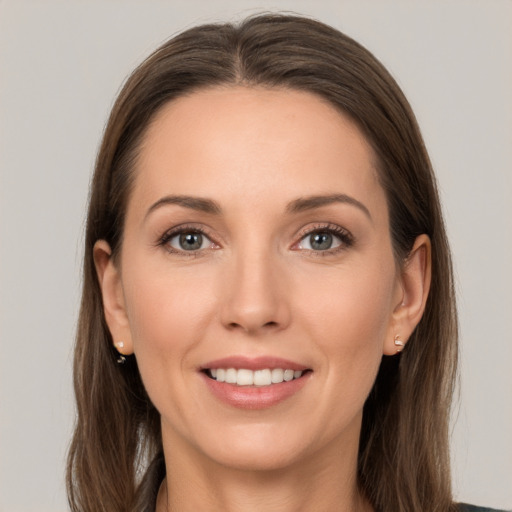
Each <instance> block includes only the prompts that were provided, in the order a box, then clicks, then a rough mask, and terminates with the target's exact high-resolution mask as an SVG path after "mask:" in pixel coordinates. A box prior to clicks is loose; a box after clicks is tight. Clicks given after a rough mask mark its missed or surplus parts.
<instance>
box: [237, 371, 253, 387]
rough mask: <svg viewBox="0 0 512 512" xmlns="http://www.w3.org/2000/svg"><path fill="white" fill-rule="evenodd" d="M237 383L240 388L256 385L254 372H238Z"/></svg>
mask: <svg viewBox="0 0 512 512" xmlns="http://www.w3.org/2000/svg"><path fill="white" fill-rule="evenodd" d="M236 383H237V384H238V385H239V386H252V385H253V384H254V372H252V371H251V370H238V373H237V374H236Z"/></svg>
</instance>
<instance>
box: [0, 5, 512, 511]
mask: <svg viewBox="0 0 512 512" xmlns="http://www.w3.org/2000/svg"><path fill="white" fill-rule="evenodd" d="M263 10H271V11H275V10H292V11H295V12H298V13H302V14H308V15H312V16H314V17H316V18H318V19H320V20H322V21H324V22H327V23H330V24H332V25H333V26H335V27H336V28H338V29H341V30H343V31H345V32H346V33H347V34H348V35H350V36H352V37H354V38H356V39H357V40H359V41H360V42H362V43H363V44H364V45H365V46H367V47H368V48H369V49H370V50H371V51H373V52H374V53H375V54H376V55H377V57H378V58H380V59H381V60H382V61H383V63H384V64H385V65H386V66H387V67H388V68H389V69H390V71H391V72H392V73H393V74H394V76H395V77H396V78H397V80H398V82H399V83H400V85H401V86H402V87H403V89H404V91H405V93H406V95H407V96H408V98H409V100H410V102H411V103H412V106H413V108H414V110H415V112H416V114H417V117H418V119H419V122H420V126H421V127H422V130H423V134H424V137H425V140H426V143H427V147H428V149H429V151H430V155H431V157H432V160H433V163H434V167H435V169H436V171H437V174H438V177H439V184H440V189H441V195H442V200H443V203H444V210H445V215H446V220H447V223H448V231H449V235H450V237H451V241H452V247H453V253H454V258H455V266H456V275H457V287H458V297H459V307H460V322H461V343H462V356H461V386H460V395H461V398H460V402H459V404H460V405H459V407H458V410H457V413H456V415H454V427H453V442H452V459H453V470H454V471H453V472H454V486H455V494H456V497H457V498H458V499H460V500H464V501H469V502H473V503H478V504H486V505H489V506H494V507H503V508H507V507H508V508H510V507H512V372H511V366H512V334H511V333H512V321H511V318H512V206H511V204H512V149H511V148H512V2H510V1H509V0H480V1H476V0H475V1H471V0H461V1H455V0H453V1H450V0H447V1H436V0H423V1H412V0H404V1H387V0H380V1H379V0H374V1H363V0H358V1H356V0H353V1H350V0H332V1H327V0H326V1H321V0H320V1H319V0H314V1H313V0H311V1H308V0H303V1H301V0H296V1H293V0H289V1H284V0H283V1H274V2H267V1H263V0H224V1H206V0H204V1H201V0H187V1H151V0H149V1H148V0H139V1H128V0H118V1H108V0H102V1H98V0H96V1H95V0H87V1H77V0H66V1H61V2H57V1H50V0H46V1H45V0H39V1H26V0H11V1H6V0H3V1H2V0H0V169H1V175H0V176H1V177H0V180H1V181H0V300H1V302H0V306H1V317H0V329H1V330H0V336H1V348H0V511H2V512H46V511H52V512H54V511H64V510H67V504H66V497H65V491H64V477H63V475H64V467H65V453H66V448H67V445H68V442H69V438H70V433H71V428H72V423H73V418H74V404H73V396H72V390H71V353H72V343H73V336H74V326H75V321H76V317H77V309H78V301H79V294H80V264H81V258H82V255H81V252H82V234H83V223H84V211H85V207H86V201H87V189H88V182H89V179H90V174H91V170H92V167H93V162H94V158H95V153H96V150H97V147H98V143H99V140H100V137H101V133H102V130H103V126H104V123H105V120H106V117H107V114H108V111H109V108H110V107H111V105H112V102H113V99H114V97H115V95H116V92H117V91H118V90H119V87H120V85H121V83H122V82H123V80H124V78H125V77H126V75H127V74H128V73H129V72H130V71H131V70H132V69H133V67H134V66H135V65H136V64H137V63H138V62H139V61H140V60H142V59H143V58H144V57H145V56H147V54H148V53H149V52H150V51H151V50H153V49H155V48H156V47H157V46H158V45H159V44H160V43H161V42H162V41H163V40H165V39H167V38H168V37H169V36H171V35H172V34H175V33H176V32H179V31H181V30H183V29H185V28H188V27H190V26H192V25H195V24H198V23H202V22H208V21H219V20H228V19H229V20H236V19H239V18H240V17H242V16H244V15H247V14H252V13H255V12H260V11H263ZM413 441H414V440H411V442H413Z"/></svg>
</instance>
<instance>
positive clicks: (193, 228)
mask: <svg viewBox="0 0 512 512" xmlns="http://www.w3.org/2000/svg"><path fill="white" fill-rule="evenodd" d="M184 233H199V234H201V235H202V236H204V237H205V238H207V239H208V240H209V241H210V242H211V244H213V245H215V246H216V247H215V249H217V248H219V247H220V244H219V243H218V242H216V241H215V237H213V236H212V235H211V234H210V233H209V230H208V229H206V228H205V227H204V226H203V225H198V224H194V223H185V224H179V225H178V226H173V227H172V228H170V229H168V230H167V231H165V232H164V233H163V235H161V236H160V237H159V238H158V241H157V243H156V245H157V246H161V247H164V248H165V249H166V250H167V252H169V253H171V254H178V255H183V256H198V255H200V253H202V252H203V251H205V250H206V249H197V250H192V251H185V250H182V249H177V248H175V247H171V246H169V241H170V240H172V239H173V238H174V237H176V236H178V235H181V234H184ZM212 249H213V247H212Z"/></svg>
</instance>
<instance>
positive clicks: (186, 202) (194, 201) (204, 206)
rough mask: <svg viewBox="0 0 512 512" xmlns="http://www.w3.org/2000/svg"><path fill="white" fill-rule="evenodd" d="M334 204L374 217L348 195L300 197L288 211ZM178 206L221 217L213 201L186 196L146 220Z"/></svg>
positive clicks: (168, 199)
mask: <svg viewBox="0 0 512 512" xmlns="http://www.w3.org/2000/svg"><path fill="white" fill-rule="evenodd" d="M333 203H343V204H349V205H351V206H355V207H356V208H358V209H359V210H361V211H362V212H363V213H364V214H365V215H366V216H367V217H368V218H369V219H370V220H372V216H371V215H370V211H369V210H368V208H367V207H366V206H365V205H364V204H363V203H361V202H360V201H358V200H357V199H355V198H353V197H351V196H348V195H346V194H330V195H316V196H308V197H299V198H298V199H295V200H293V201H291V202H290V203H288V205H287V206H286V211H287V212H288V213H300V212H303V211H307V210H313V209H315V208H320V207H322V206H328V205H330V204H333ZM172 204H175V205H178V206H182V207H184V208H189V209H191V210H197V211H200V212H204V213H209V214H211V215H220V214H221V213H222V208H221V207H220V206H219V204H218V203H217V202H215V201H213V200H212V199H207V198H202V197H194V196H184V195H170V196H165V197H162V198H161V199H159V200H158V201H157V202H156V203H154V204H152V205H151V206H150V208H149V209H148V211H147V212H146V216H145V218H147V217H148V216H149V215H150V214H151V213H152V212H153V211H155V210H157V209H158V208H161V207H162V206H166V205H172Z"/></svg>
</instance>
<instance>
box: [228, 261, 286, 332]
mask: <svg viewBox="0 0 512 512" xmlns="http://www.w3.org/2000/svg"><path fill="white" fill-rule="evenodd" d="M247 252H248V251H247ZM247 252H246V251H244V253H241V254H239V255H238V256H237V257H235V258H234V261H231V262H230V264H229V268H228V269H227V271H226V274H227V275H226V274H225V276H224V277H225V278H226V279H225V280H224V282H223V283H222V289H223V297H222V306H221V321H222V324H223V325H224V327H225V328H227V329H229V330H239V331H241V332H245V333H247V334H251V335H261V334H264V333H267V332H276V331H279V330H282V329H285V328H286V327H287V326H288V324H289V323H290V316H291V315H290V307H289V302H288V294H287V287H286V282H285V278H284V275H283V269H282V268H280V265H279V262H277V261H276V257H275V258H272V256H270V255H269V252H268V251H261V252H259V253H256V252H253V253H252V254H247Z"/></svg>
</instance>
